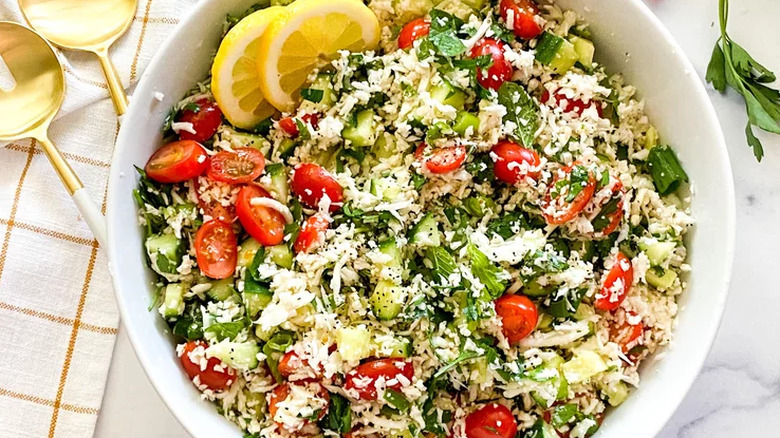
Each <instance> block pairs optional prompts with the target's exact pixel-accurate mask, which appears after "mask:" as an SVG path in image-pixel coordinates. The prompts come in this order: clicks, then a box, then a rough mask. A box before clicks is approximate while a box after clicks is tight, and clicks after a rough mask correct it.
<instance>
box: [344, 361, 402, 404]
mask: <svg viewBox="0 0 780 438" xmlns="http://www.w3.org/2000/svg"><path fill="white" fill-rule="evenodd" d="M398 376H403V377H404V378H405V379H406V380H408V381H410V382H411V381H412V378H413V377H414V366H413V365H412V363H411V362H407V361H405V360H403V359H376V360H373V361H371V362H366V363H364V364H361V365H358V366H357V367H355V369H353V370H352V371H350V372H349V373H348V374H347V377H346V380H345V383H344V389H345V390H347V391H348V392H352V391H353V390H354V391H355V392H356V393H357V396H358V398H359V399H361V400H376V398H377V388H376V383H377V381H378V380H379V379H380V378H383V379H384V381H385V382H388V381H391V380H396V382H394V383H392V384H388V385H387V388H390V389H394V390H396V391H399V390H400V389H401V386H402V385H401V382H400V381H397V379H398Z"/></svg>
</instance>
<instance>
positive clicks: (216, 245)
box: [195, 220, 238, 280]
mask: <svg viewBox="0 0 780 438" xmlns="http://www.w3.org/2000/svg"><path fill="white" fill-rule="evenodd" d="M195 255H196V257H197V260H198V267H199V268H200V270H201V271H203V274H204V275H206V277H209V278H213V279H215V280H221V279H223V278H228V277H230V276H232V275H233V272H235V270H236V261H237V260H238V243H237V241H236V233H234V232H233V227H231V226H230V224H226V223H225V222H222V221H220V220H210V221H208V222H206V223H205V224H203V225H201V227H200V228H199V229H198V232H197V234H195Z"/></svg>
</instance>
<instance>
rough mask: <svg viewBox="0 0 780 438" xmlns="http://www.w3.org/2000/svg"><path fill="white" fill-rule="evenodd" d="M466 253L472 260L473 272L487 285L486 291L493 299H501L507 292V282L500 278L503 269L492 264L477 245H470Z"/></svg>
mask: <svg viewBox="0 0 780 438" xmlns="http://www.w3.org/2000/svg"><path fill="white" fill-rule="evenodd" d="M466 251H467V253H468V255H469V259H470V260H471V272H472V273H474V276H475V277H477V278H479V281H481V282H482V284H483V285H485V289H486V290H487V292H488V294H489V295H490V297H491V298H498V297H500V296H501V294H503V293H504V290H506V281H505V280H501V279H500V278H499V275H500V274H501V272H502V269H501V268H499V267H498V266H496V265H494V264H493V263H491V262H490V260H489V259H488V258H487V256H486V255H485V254H484V253H483V252H482V251H480V250H479V248H477V247H476V245H474V244H472V243H469V245H468V246H467V247H466Z"/></svg>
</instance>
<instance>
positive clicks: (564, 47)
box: [536, 32, 579, 75]
mask: <svg viewBox="0 0 780 438" xmlns="http://www.w3.org/2000/svg"><path fill="white" fill-rule="evenodd" d="M536 59H537V60H538V61H539V62H540V63H541V64H544V65H547V66H549V67H550V68H552V69H553V71H554V72H555V73H558V74H561V75H562V74H564V73H566V72H567V71H568V70H569V69H570V68H572V67H573V66H574V64H575V63H576V62H577V60H578V59H579V56H578V54H577V51H576V50H574V45H573V44H572V43H570V42H568V41H566V40H565V39H563V38H561V37H559V36H558V35H555V34H552V33H550V32H544V33H543V34H542V36H541V37H540V38H539V43H538V44H537V45H536Z"/></svg>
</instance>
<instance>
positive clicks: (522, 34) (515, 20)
mask: <svg viewBox="0 0 780 438" xmlns="http://www.w3.org/2000/svg"><path fill="white" fill-rule="evenodd" d="M498 8H499V12H500V14H501V18H503V19H504V23H505V24H506V27H507V28H509V29H511V30H512V31H513V32H514V33H515V36H517V37H518V38H522V39H524V40H530V39H533V38H536V37H538V36H539V35H541V33H542V26H541V25H540V24H539V23H538V22H537V21H536V20H537V17H538V16H539V8H538V7H537V6H536V3H534V2H533V1H532V0H501V2H500V3H499V6H498Z"/></svg>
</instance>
